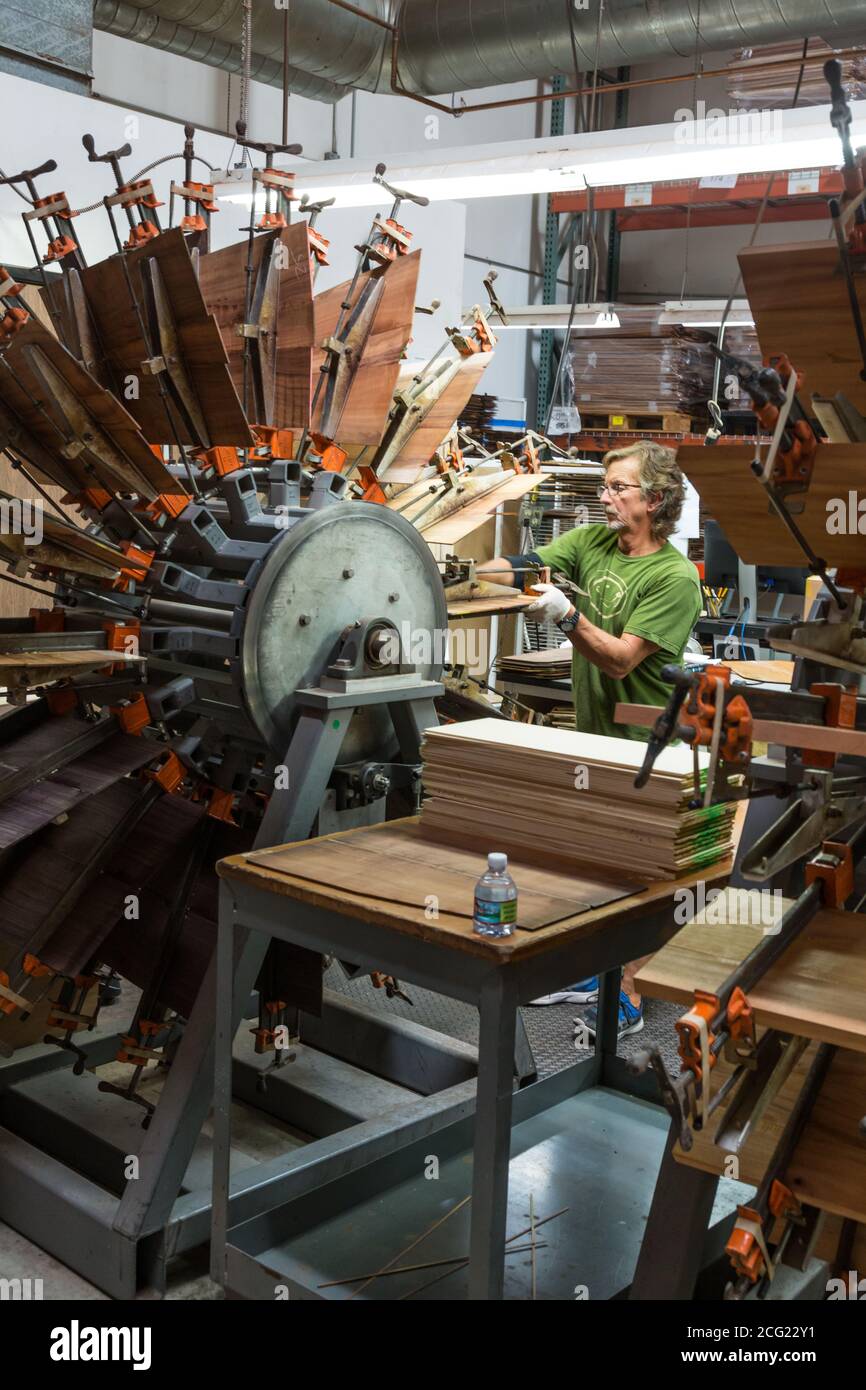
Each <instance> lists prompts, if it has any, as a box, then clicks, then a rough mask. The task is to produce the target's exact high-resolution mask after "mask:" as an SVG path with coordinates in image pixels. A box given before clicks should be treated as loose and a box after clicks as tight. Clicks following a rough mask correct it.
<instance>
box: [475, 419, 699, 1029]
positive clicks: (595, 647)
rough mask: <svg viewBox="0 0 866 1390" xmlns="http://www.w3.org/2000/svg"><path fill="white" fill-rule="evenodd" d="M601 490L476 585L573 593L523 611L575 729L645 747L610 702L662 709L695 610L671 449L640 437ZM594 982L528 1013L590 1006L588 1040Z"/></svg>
mask: <svg viewBox="0 0 866 1390" xmlns="http://www.w3.org/2000/svg"><path fill="white" fill-rule="evenodd" d="M604 468H605V476H604V484H603V486H601V487H600V488H599V496H600V497H601V500H602V503H603V505H604V511H605V518H606V521H605V524H603V525H600V524H595V525H586V526H577V527H575V529H574V530H572V531H569V532H568V533H567V534H566V535H564V536H560V537H559V539H558V540H555V541H553V542H552V543H551V544H550V545H544V546H542V547H541V548H540V549H539V550H537V551H530V552H529V554H528V555H521V556H516V555H515V556H503V557H501V558H499V559H496V560H491V561H489V562H488V563H487V564H485V565H482V566H479V569H478V574H479V576H482V575H483V576H484V577H485V578H486V579H489V580H493V581H494V582H498V583H501V584H514V583H520V581H521V580H522V577H523V576H522V575H521V574H519V573H518V576H515V573H514V571H515V568H517V569H518V571H519V570H520V567H521V566H526V565H527V564H528V565H536V564H537V565H549V566H550V568H551V573H552V575H556V574H564V575H565V577H566V578H567V579H568V580H569V581H570V582H571V584H572V585H573V586H574V587H573V588H569V590H568V595H566V594H564V593H563V592H562V590H561V589H560V588H558V587H557V586H556V585H555V584H539V585H536V590H537V591H540V594H541V596H540V597H539V598H538V600H537V601H536V602H535V603H533V604H532V605H531V607H530V608H529V609H527V613H532V614H534V615H535V617H536V620H537V621H538V622H552V623H555V624H556V625H557V627H559V629H560V631H561V632H562V633H564V635H565V636H566V637H567V638H568V640H569V641H570V642H571V644H572V646H573V648H574V656H573V660H572V689H573V695H574V710H575V727H576V728H577V729H579V730H580V731H581V732H584V733H590V734H603V735H606V736H608V737H610V738H635V739H646V738H648V736H649V730H648V729H643V728H639V727H637V726H634V725H627V724H616V723H614V718H613V715H614V708H615V706H616V705H617V703H618V702H623V703H626V704H638V705H663V704H665V703H666V702H667V699H668V697H669V695H670V686H669V685H667V684H666V683H665V682H664V681H663V680H662V678H661V670H662V667H663V666H666V665H668V664H669V663H670V662H674V663H676V664H677V665H678V664H680V662H681V661H682V656H683V652H684V650H685V646H686V643H687V642H688V639H689V636H690V635H691V631H692V628H693V626H694V623H695V619H696V618H697V616H698V614H699V613H700V611H701V590H700V581H699V579H698V572H697V570H696V569H695V567H694V565H693V564H692V563H691V561H690V560H688V559H686V557H685V556H684V555H683V554H682V553H681V552H680V551H679V550H677V548H676V547H675V546H674V545H672V544H671V542H670V540H669V539H668V537H669V536H670V535H671V533H672V532H673V531H674V530H675V529H676V524H677V521H678V520H679V517H680V513H681V511H682V506H683V501H684V499H685V486H684V482H683V475H682V473H681V471H680V469H679V468H678V467H677V464H676V455H675V454H674V451H673V450H672V449H666V448H664V447H663V446H662V445H660V444H652V443H649V442H648V441H646V440H639V441H638V442H637V443H635V444H629V445H626V446H625V447H624V448H622V449H612V450H611V451H610V452H609V453H608V454H605V457H604ZM642 964H643V961H642V960H641V961H632V962H631V963H630V964H629V965H626V966H625V967H624V970H623V981H622V989H621V991H620V1006H619V1034H620V1037H622V1036H623V1035H624V1034H626V1033H637V1032H639V1031H640V1030H641V1028H643V1004H642V1001H641V997H640V995H639V994H637V993H636V991H635V987H634V977H635V974H636V972H637V970H638V969H639V967H640V966H641V965H642ZM597 1000H598V980H597V978H593V979H591V980H581V981H579V982H578V983H577V984H575V985H571V986H569V987H568V988H567V989H564V990H561V991H559V992H558V993H556V994H548V995H544V996H543V997H542V998H541V999H536V1000H534V1001H533V1002H534V1003H536V1004H559V1003H564V1002H570V1003H576V1004H590V1005H592V1006H593V1007H592V1008H590V1009H589V1010H588V1012H587V1016H586V1019H585V1020H584V1022H585V1024H586V1028H587V1031H588V1032H590V1033H592V1034H594V1033H595V1028H596V1008H595V1005H596V1003H597Z"/></svg>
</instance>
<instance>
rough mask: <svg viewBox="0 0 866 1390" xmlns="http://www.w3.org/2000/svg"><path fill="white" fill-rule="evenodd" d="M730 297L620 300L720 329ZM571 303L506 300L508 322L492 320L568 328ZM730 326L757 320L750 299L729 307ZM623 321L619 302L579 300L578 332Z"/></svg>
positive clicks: (502, 329) (665, 320) (668, 318)
mask: <svg viewBox="0 0 866 1390" xmlns="http://www.w3.org/2000/svg"><path fill="white" fill-rule="evenodd" d="M726 304H727V300H724V299H693V300H687V301H682V300H676V299H669V300H666V301H665V303H664V304H661V305H657V306H653V305H651V304H627V305H623V304H620V305H619V306H618V307H619V308H620V309H622V310H623V311H624V312H625V313H628V311H629V310H630V309H634V310H640V309H652V308H653V307H656V308H657V309H658V310H659V314H658V322H659V324H660V325H661V326H662V327H676V326H678V325H679V324H682V325H684V326H685V327H686V328H715V329H718V327H719V324H720V323H721V321H722V315H723V313H724V311H725V306H726ZM570 313H571V305H570V304H566V303H559V304H510V305H509V304H506V306H505V316H506V318H507V319H508V323H505V324H503V323H499V322H498V320H497V319H496V316H495V314H494V315H492V316H491V324H492V325H493V329H494V331H495V333H496V334H497V336H498V335H499V334H500V333H507V332H508V331H509V330H517V329H522V330H524V331H527V330H531V329H542V330H543V329H546V328H557V329H565V328H567V327H568V319H569V314H570ZM470 315H471V309H465V310H464V311H463V317H464V319H467V318H469V317H470ZM726 324H727V327H728V328H754V326H755V321H754V318H753V317H752V311H751V309H750V308H749V302H748V300H747V299H735V300H734V301H733V303H732V304H731V307H730V309H729V310H728V317H727V319H726ZM621 327H622V323H621V320H620V316H619V314H618V313H617V306H616V305H613V304H578V305H577V306H576V308H575V311H574V319H573V321H572V329H573V331H574V332H575V333H581V332H584V331H586V330H587V329H592V330H594V329H599V328H602V329H603V328H621Z"/></svg>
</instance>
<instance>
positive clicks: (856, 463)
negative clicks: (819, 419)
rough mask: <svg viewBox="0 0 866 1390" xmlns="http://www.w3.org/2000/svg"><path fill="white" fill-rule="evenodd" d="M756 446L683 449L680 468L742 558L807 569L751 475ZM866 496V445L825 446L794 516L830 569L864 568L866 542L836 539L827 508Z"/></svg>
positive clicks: (843, 537)
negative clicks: (839, 501) (838, 501)
mask: <svg viewBox="0 0 866 1390" xmlns="http://www.w3.org/2000/svg"><path fill="white" fill-rule="evenodd" d="M754 456H755V451H754V447H753V446H752V445H751V444H716V445H715V446H714V447H712V448H706V447H704V446H702V445H700V444H682V445H680V447H679V449H678V450H677V463H678V464H679V465H680V467H681V468H682V470H683V472H684V473H685V474H686V477H687V478H688V479H689V482H691V483H693V484H694V486H695V487H696V489H697V491H698V493H699V494H700V499H701V504H702V506H703V508H704V510H705V511H706V512H707V514H708V515H709V516H711V517H713V518H714V519H715V520H716V521H717V522H718V523H719V525H720V526H721V528H722V530H723V531H724V533H725V535H726V536H727V538H728V540H729V541H730V543H731V545H732V546H733V547H734V550H735V551H736V552H737V554H738V555H739V557H740V559H741V560H743V561H745V563H746V564H749V565H793V566H798V567H801V568H802V567H805V565H806V558H805V556H804V555H803V552H802V550H801V549H800V547H799V546H798V545H797V543H796V541H795V540H794V538H793V537H792V536H791V534H790V532H789V531H788V529H787V527H786V526H785V524H784V522H782V521H780V519H779V518H778V517H777V516H776V514H775V512H773V511H772V510H771V508H770V504H769V502H768V501H767V497H766V493H765V492H764V490H763V488H762V487H761V484H760V483H759V482H758V480H757V478H755V476H754V474H753V473H752V472H751V469H750V464H751V462H752V459H753V458H754ZM858 490H859V496H860V497H866V444H822V445H821V446H820V448H819V450H818V455H817V458H816V460H815V469H814V472H813V474H812V481H811V483H810V486H809V491H808V493H806V494H805V504H804V509H803V511H802V512H800V513H797V514H796V515H795V516H794V520H795V521H796V523H797V525H798V527H799V528H800V530H801V531H802V532H803V534H804V536H805V537H806V540H807V541H808V542H809V544H810V545H811V546H812V549H813V550H814V551H815V553H816V554H818V555H820V556H821V557H822V558H823V559H824V560H826V561H827V563H828V565H858V566H860V567H862V565H863V551H864V543H863V537H862V535H857V533H856V531H855V532H854V534H852V535H831V534H830V533H829V532H828V530H827V520H828V516H829V515H830V513H828V510H827V504H828V503H829V502H832V501H833V500H834V499H837V498H843V499H846V500H847V498H848V493H849V491H852V492H855V493H857V492H858Z"/></svg>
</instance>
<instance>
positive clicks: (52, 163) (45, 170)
mask: <svg viewBox="0 0 866 1390" xmlns="http://www.w3.org/2000/svg"><path fill="white" fill-rule="evenodd" d="M56 168H57V160H56V159H46V161H45V163H44V164H40V165H39V168H38V169H22V170H21V173H20V174H4V175H3V177H2V178H0V183H8V184H13V183H27V184H29V183H32V181H33V179H38V178H39V176H40V175H41V174H53V173H54V170H55V169H56Z"/></svg>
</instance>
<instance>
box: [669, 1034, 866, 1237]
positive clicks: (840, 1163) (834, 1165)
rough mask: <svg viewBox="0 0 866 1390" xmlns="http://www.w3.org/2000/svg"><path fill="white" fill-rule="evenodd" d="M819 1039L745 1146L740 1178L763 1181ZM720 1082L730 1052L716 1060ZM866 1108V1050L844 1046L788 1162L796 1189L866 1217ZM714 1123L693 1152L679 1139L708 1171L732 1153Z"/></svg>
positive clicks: (809, 1199)
mask: <svg viewBox="0 0 866 1390" xmlns="http://www.w3.org/2000/svg"><path fill="white" fill-rule="evenodd" d="M816 1047H817V1044H815V1043H813V1044H812V1045H811V1046H810V1047H809V1048H807V1050H806V1052H805V1053H804V1055H803V1056H802V1057H801V1058H800V1060H799V1062H798V1064H797V1066H796V1067H795V1068H794V1071H793V1073H792V1074H791V1076H790V1077H789V1078H788V1081H787V1082H786V1084H785V1085H784V1086H783V1087H782V1089H781V1091H780V1092H779V1094H778V1095H777V1096H776V1097H775V1098H774V1099H773V1100H772V1101H771V1102H770V1104H769V1106H768V1108H767V1111H766V1113H765V1115H764V1116H763V1117H762V1119H761V1121H760V1123H759V1124H758V1125H757V1126H756V1128H755V1133H754V1134H753V1135H750V1136H749V1138H748V1139H747V1140H746V1142H745V1144H744V1145H743V1146H742V1148H741V1150H740V1152H739V1154H738V1159H739V1180H740V1182H744V1183H748V1184H749V1186H755V1187H757V1186H758V1184H759V1183H760V1182H761V1180H762V1178H763V1177H764V1174H765V1172H766V1170H767V1165H768V1163H769V1161H770V1158H771V1156H772V1153H773V1150H774V1148H775V1145H776V1143H777V1141H778V1139H779V1136H780V1135H781V1132H782V1129H783V1127H784V1124H785V1121H786V1120H787V1118H788V1116H789V1115H790V1113H791V1109H792V1107H793V1105H794V1102H795V1100H796V1097H797V1095H798V1093H799V1091H800V1089H801V1087H802V1084H803V1081H804V1080H805V1077H806V1073H807V1071H808V1069H809V1067H810V1066H811V1063H812V1060H813V1058H814V1055H815V1048H816ZM716 1073H718V1076H717V1084H718V1083H719V1082H721V1081H723V1080H724V1078H725V1076H726V1075H728V1074H729V1068H728V1064H727V1063H726V1062H725V1061H724V1060H722V1061H720V1062H719V1064H718V1067H717V1068H715V1071H714V1075H716ZM864 1114H866V1056H864V1055H863V1053H862V1052H850V1051H847V1050H845V1049H842V1050H840V1051H839V1052H838V1053H837V1054H836V1056H835V1057H834V1059H833V1061H832V1062H831V1064H830V1070H829V1073H828V1075H827V1078H826V1080H825V1082H824V1085H823V1087H822V1088H821V1093H820V1095H819V1096H818V1099H817V1101H816V1102H815V1106H814V1109H813V1110H812V1113H811V1115H810V1117H809V1120H808V1121H807V1123H806V1128H805V1130H804V1132H803V1134H802V1136H801V1138H800V1142H799V1144H798V1145H797V1147H796V1149H795V1150H794V1155H793V1158H792V1160H791V1163H790V1165H789V1167H788V1170H787V1178H788V1181H789V1183H790V1185H791V1189H792V1191H793V1192H795V1193H796V1195H797V1196H798V1197H799V1198H800V1199H801V1201H803V1202H806V1203H808V1204H809V1205H810V1206H816V1207H820V1209H821V1210H822V1211H830V1212H834V1213H835V1214H836V1215H838V1216H847V1217H850V1218H851V1219H852V1220H854V1221H864V1220H866V1144H864V1143H863V1140H862V1139H861V1138H860V1137H859V1135H858V1125H859V1122H860V1118H861V1116H862V1115H864ZM713 1133H714V1126H713V1125H711V1126H710V1128H709V1129H708V1130H707V1131H706V1132H705V1133H701V1134H696V1135H695V1142H694V1146H693V1148H692V1149H691V1150H690V1151H689V1152H688V1154H685V1153H683V1151H682V1150H681V1149H680V1148H679V1146H677V1147H676V1148H675V1149H674V1157H675V1158H676V1160H677V1162H679V1163H682V1164H684V1165H685V1166H686V1167H689V1168H700V1169H702V1170H703V1171H704V1172H708V1173H722V1172H724V1171H725V1157H726V1155H725V1153H724V1151H723V1150H722V1149H719V1148H717V1147H716V1145H715V1144H714V1143H713V1142H712V1137H713Z"/></svg>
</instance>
